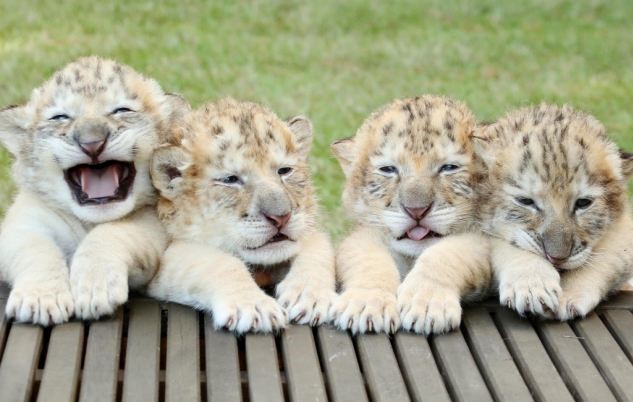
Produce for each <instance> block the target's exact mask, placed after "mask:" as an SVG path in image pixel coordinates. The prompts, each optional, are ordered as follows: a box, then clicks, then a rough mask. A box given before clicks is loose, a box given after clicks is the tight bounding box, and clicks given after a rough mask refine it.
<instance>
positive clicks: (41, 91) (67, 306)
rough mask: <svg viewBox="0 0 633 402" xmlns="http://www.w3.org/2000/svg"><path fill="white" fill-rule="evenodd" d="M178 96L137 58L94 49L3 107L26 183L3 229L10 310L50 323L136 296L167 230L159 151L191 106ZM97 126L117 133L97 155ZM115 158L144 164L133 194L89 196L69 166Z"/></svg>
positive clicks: (4, 135)
mask: <svg viewBox="0 0 633 402" xmlns="http://www.w3.org/2000/svg"><path fill="white" fill-rule="evenodd" d="M172 98H175V97H172V96H170V95H167V94H165V93H164V92H163V90H162V89H161V87H160V86H159V85H158V83H157V82H156V81H154V80H152V79H150V78H147V77H144V76H143V75H141V74H139V73H137V72H136V71H134V70H133V69H132V68H130V67H128V66H125V65H122V64H119V63H117V62H115V61H112V60H106V59H101V58H98V57H85V58H80V59H78V60H76V61H74V62H72V63H70V64H69V65H67V66H65V67H64V68H62V69H61V70H59V71H58V72H56V73H54V74H53V76H52V77H51V78H50V79H49V80H48V81H46V82H45V83H44V84H43V85H41V86H40V87H38V88H36V89H35V90H34V91H33V93H32V95H31V98H30V100H29V101H28V102H27V103H26V104H25V105H22V106H14V107H9V108H6V109H3V110H2V111H0V141H2V143H3V145H4V146H5V147H6V148H7V149H8V150H9V152H11V154H12V155H13V156H14V158H15V160H14V164H13V169H12V172H13V179H14V180H15V182H16V184H17V187H18V189H19V192H18V195H17V198H16V201H15V203H14V204H13V205H12V206H11V208H10V209H9V210H8V212H7V215H6V218H5V221H4V223H3V229H2V233H1V235H0V264H1V268H0V277H3V278H4V279H5V280H7V281H8V282H10V283H11V284H12V286H13V290H12V292H11V294H10V295H9V300H8V303H7V313H8V315H9V316H10V317H16V318H17V319H18V320H20V321H31V322H35V323H39V324H44V325H46V324H50V323H59V322H63V321H65V320H67V319H68V318H69V317H70V316H71V315H72V314H73V313H75V314H76V315H77V316H78V317H80V318H97V317H99V316H101V315H104V314H109V313H111V312H113V311H114V309H115V308H116V307H117V306H118V305H119V304H121V303H123V302H125V301H126V300H127V294H128V284H130V285H132V286H140V285H143V284H145V283H147V281H148V280H149V278H151V276H152V275H153V274H154V271H155V269H156V268H157V265H158V264H157V263H158V260H159V256H160V254H161V253H162V251H163V249H164V247H165V242H166V236H165V235H164V233H163V231H162V229H161V226H160V223H159V221H158V219H157V217H156V216H155V212H154V203H155V201H156V195H155V191H154V189H153V187H152V185H151V182H150V177H149V159H150V155H151V153H152V152H153V150H154V148H155V147H156V146H158V144H159V143H160V142H161V141H162V139H161V138H162V137H163V136H164V134H165V133H166V132H167V131H168V129H169V126H170V125H171V122H172V121H173V118H174V117H175V116H176V115H178V114H179V113H180V107H181V106H182V107H184V106H183V105H184V104H185V102H182V100H181V98H178V101H177V102H174V101H173V99H172ZM97 129H98V130H97ZM97 131H98V132H100V133H107V135H108V137H107V142H106V143H105V145H104V148H103V152H102V153H101V154H100V155H99V156H98V161H97V162H95V160H94V159H93V158H91V157H89V156H88V155H87V154H86V153H85V152H83V151H82V150H81V148H80V146H79V142H80V141H79V139H78V138H79V137H80V136H87V137H90V138H92V136H94V135H95V133H96V132H97ZM107 161H119V162H126V163H133V164H134V166H135V169H136V174H135V175H134V176H133V179H131V180H133V183H132V185H131V187H130V190H129V191H128V192H127V196H126V197H125V198H124V199H121V200H118V201H115V202H107V203H98V204H88V205H85V204H80V203H79V201H78V200H77V198H76V196H74V195H73V191H72V189H71V188H70V184H69V183H68V182H67V180H65V175H66V173H65V172H66V171H67V170H68V169H69V168H72V167H75V166H77V165H81V164H90V163H101V162H107ZM130 238H133V239H134V240H133V241H130ZM132 245H133V247H132ZM69 267H70V278H69ZM128 279H129V281H128ZM128 282H129V283H128ZM71 290H72V294H71Z"/></svg>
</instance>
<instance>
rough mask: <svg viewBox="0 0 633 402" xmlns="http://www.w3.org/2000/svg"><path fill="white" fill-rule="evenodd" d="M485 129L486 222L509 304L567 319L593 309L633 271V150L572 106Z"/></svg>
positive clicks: (526, 113) (517, 115)
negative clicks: (631, 194)
mask: <svg viewBox="0 0 633 402" xmlns="http://www.w3.org/2000/svg"><path fill="white" fill-rule="evenodd" d="M477 136H479V137H480V138H481V139H483V140H485V142H486V145H485V147H484V148H485V149H484V150H483V154H484V156H485V158H486V160H487V164H488V166H489V169H490V184H491V193H490V196H489V197H490V198H489V201H488V202H487V203H486V204H485V205H484V207H483V219H484V222H485V224H486V231H487V232H489V233H491V234H492V235H493V236H495V237H496V238H498V239H497V240H495V241H494V244H493V251H492V265H493V269H494V274H495V277H496V279H497V280H498V282H499V297H500V301H501V303H502V304H506V305H508V306H509V307H511V308H513V309H515V310H516V311H517V312H519V313H520V314H525V313H533V314H537V315H543V316H547V317H551V316H555V317H557V318H558V319H560V320H568V319H572V318H574V317H579V316H581V317H582V316H585V315H587V314H588V313H589V312H591V311H592V310H593V309H594V308H595V307H596V305H597V304H598V303H599V302H600V301H601V300H602V299H604V298H605V297H606V296H607V294H608V293H609V292H611V291H613V290H615V289H616V288H618V287H619V286H620V285H621V284H622V283H624V282H625V281H626V280H627V279H628V278H629V277H630V276H631V268H632V267H633V248H631V244H630V242H631V239H632V238H633V222H632V219H631V209H630V204H629V202H628V200H627V189H626V187H627V186H626V184H627V183H626V181H627V178H628V177H630V175H631V174H632V173H633V157H632V155H630V154H625V153H621V152H620V151H619V150H618V148H617V147H616V146H615V144H614V143H613V142H612V141H611V140H609V138H608V137H607V135H606V134H605V129H604V127H603V126H602V124H600V123H599V122H598V121H597V120H596V119H595V118H593V117H592V116H590V115H587V114H584V113H581V112H578V111H575V110H573V109H572V108H570V107H568V106H563V107H559V106H550V105H541V106H538V107H533V108H524V109H519V110H516V111H513V112H510V113H509V114H508V115H506V116H505V117H504V118H502V119H500V120H499V121H497V122H496V123H494V124H492V125H490V126H488V127H485V128H484V129H482V131H481V132H480V133H477Z"/></svg>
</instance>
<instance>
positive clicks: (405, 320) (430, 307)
mask: <svg viewBox="0 0 633 402" xmlns="http://www.w3.org/2000/svg"><path fill="white" fill-rule="evenodd" d="M410 282H413V281H410ZM398 310H399V311H400V321H401V322H402V328H403V329H405V330H407V331H414V332H416V333H418V334H423V335H425V336H428V335H430V334H442V333H445V332H449V331H453V330H455V329H457V328H459V323H460V322H461V319H462V306H461V305H460V300H459V293H458V292H456V291H454V290H453V289H449V288H447V287H445V286H439V285H434V284H432V283H417V282H416V283H409V282H407V281H406V280H405V281H404V283H403V284H402V285H400V288H399V289H398Z"/></svg>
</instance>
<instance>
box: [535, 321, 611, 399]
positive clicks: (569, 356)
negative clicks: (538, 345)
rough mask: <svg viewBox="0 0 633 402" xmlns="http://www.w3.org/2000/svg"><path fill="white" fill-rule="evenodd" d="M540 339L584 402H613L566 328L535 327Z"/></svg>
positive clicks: (555, 325) (545, 324)
mask: <svg viewBox="0 0 633 402" xmlns="http://www.w3.org/2000/svg"><path fill="white" fill-rule="evenodd" d="M536 327H537V329H538V331H539V332H540V333H541V338H542V339H543V342H544V344H545V346H546V348H547V351H548V353H549V354H550V356H551V357H552V360H553V361H554V364H555V365H556V366H557V368H558V371H559V372H560V373H561V375H562V376H563V379H564V380H565V382H567V383H568V384H571V386H572V387H573V389H574V391H573V392H574V393H575V395H576V396H577V397H578V398H579V399H582V400H585V401H601V402H606V401H615V397H614V396H613V394H612V393H611V391H610V390H609V387H608V386H607V384H606V383H605V381H604V379H603V378H602V376H601V375H600V372H598V369H597V368H596V366H595V365H594V364H593V362H592V361H591V358H590V357H589V355H588V354H587V352H586V351H585V349H584V347H583V346H582V344H581V343H580V341H579V340H578V338H577V336H576V334H574V332H573V331H572V330H571V328H570V327H569V325H567V324H561V323H557V322H553V321H544V322H539V323H537V324H536Z"/></svg>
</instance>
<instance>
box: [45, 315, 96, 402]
mask: <svg viewBox="0 0 633 402" xmlns="http://www.w3.org/2000/svg"><path fill="white" fill-rule="evenodd" d="M83 348H84V326H83V324H82V323H80V322H68V323H65V324H63V325H57V326H56V327H54V328H53V329H52V331H51V336H50V339H49V341H48V351H47V354H46V364H45V365H44V374H43V376H42V383H41V384H40V389H39V392H38V394H37V401H38V402H58V401H74V400H75V399H76V397H77V384H78V381H79V371H80V365H81V355H82V353H83Z"/></svg>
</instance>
